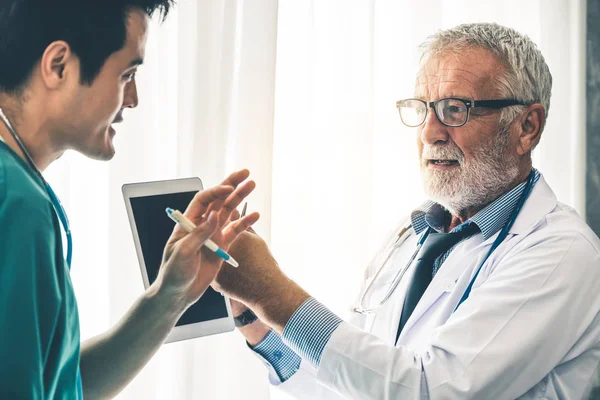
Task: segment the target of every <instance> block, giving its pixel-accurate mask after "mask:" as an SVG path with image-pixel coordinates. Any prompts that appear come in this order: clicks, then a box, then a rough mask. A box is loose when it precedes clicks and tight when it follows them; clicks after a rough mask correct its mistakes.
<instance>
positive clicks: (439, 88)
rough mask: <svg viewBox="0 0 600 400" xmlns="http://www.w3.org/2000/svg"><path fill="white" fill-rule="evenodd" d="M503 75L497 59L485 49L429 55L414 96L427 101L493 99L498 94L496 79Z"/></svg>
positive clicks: (420, 71)
mask: <svg viewBox="0 0 600 400" xmlns="http://www.w3.org/2000/svg"><path fill="white" fill-rule="evenodd" d="M503 72H504V68H503V66H502V64H501V63H500V61H499V60H498V58H497V57H496V56H494V55H493V54H492V53H490V52H488V51H486V50H481V49H471V50H466V51H463V52H460V53H456V52H446V53H443V54H440V55H436V56H431V57H429V58H428V59H427V60H425V61H424V62H423V64H422V65H421V68H420V70H419V72H418V73H417V78H416V81H415V97H417V98H420V99H423V100H428V101H433V100H437V99H441V98H444V97H460V98H467V99H475V100H484V99H485V100H488V99H495V98H498V96H499V95H500V93H499V90H498V77H499V76H500V75H501V74H502V73H503Z"/></svg>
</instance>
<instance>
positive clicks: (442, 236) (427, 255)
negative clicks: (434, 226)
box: [418, 222, 479, 261]
mask: <svg viewBox="0 0 600 400" xmlns="http://www.w3.org/2000/svg"><path fill="white" fill-rule="evenodd" d="M477 232H479V227H478V226H477V224H475V223H473V222H469V223H467V224H465V225H460V226H459V227H458V228H457V229H456V230H455V231H454V232H450V233H437V232H434V233H429V235H427V239H426V240H425V243H423V247H422V248H421V251H420V252H419V256H418V259H419V260H421V259H423V260H430V261H433V260H435V259H436V258H438V257H439V256H441V255H442V254H444V253H445V252H446V251H448V250H450V249H451V248H452V246H454V245H455V244H457V243H458V242H460V241H461V240H463V239H465V238H468V237H469V236H473V235H474V234H476V233H477Z"/></svg>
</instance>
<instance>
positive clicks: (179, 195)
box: [123, 178, 234, 343]
mask: <svg viewBox="0 0 600 400" xmlns="http://www.w3.org/2000/svg"><path fill="white" fill-rule="evenodd" d="M200 190H202V181H201V180H200V179H199V178H187V179H175V180H168V181H157V182H143V183H132V184H126V185H123V197H124V198H125V207H126V208H127V215H128V217H129V224H130V226H131V232H132V234H133V241H134V243H135V250H136V252H137V256H138V260H139V263H140V269H141V271H142V279H143V281H144V287H146V288H148V286H150V285H151V284H152V282H154V280H155V279H156V277H157V276H158V270H159V267H160V265H161V261H162V256H163V250H164V248H165V244H166V243H167V240H168V239H169V236H171V233H172V232H173V228H174V222H173V221H172V220H171V219H169V217H168V216H167V214H166V212H165V209H166V208H167V207H171V208H173V209H177V210H180V211H181V212H183V211H184V210H185V209H186V208H187V206H188V204H189V203H190V201H192V198H193V197H194V195H195V194H196V193H197V192H198V191H200ZM233 329H234V323H233V316H232V314H231V303H230V302H229V299H228V298H227V297H224V296H223V295H221V294H220V293H218V292H216V291H215V290H213V289H212V288H211V287H209V288H208V289H207V290H206V292H205V293H204V295H202V297H201V298H200V299H199V300H198V301H197V302H196V303H195V304H193V305H192V306H191V307H190V308H189V309H188V310H187V311H186V312H185V313H184V314H183V315H182V316H181V318H180V319H179V321H177V324H176V325H175V328H174V329H173V330H172V331H171V333H170V334H169V337H168V338H167V340H166V342H167V343H168V342H175V341H178V340H184V339H191V338H195V337H199V336H206V335H214V334H216V333H222V332H228V331H232V330H233Z"/></svg>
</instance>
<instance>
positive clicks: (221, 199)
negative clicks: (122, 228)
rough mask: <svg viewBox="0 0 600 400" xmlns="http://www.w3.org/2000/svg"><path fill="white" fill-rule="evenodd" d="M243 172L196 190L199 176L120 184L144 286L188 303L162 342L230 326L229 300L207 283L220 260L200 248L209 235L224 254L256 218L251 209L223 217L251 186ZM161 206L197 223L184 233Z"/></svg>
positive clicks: (201, 334) (203, 333)
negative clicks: (234, 216) (239, 215)
mask: <svg viewBox="0 0 600 400" xmlns="http://www.w3.org/2000/svg"><path fill="white" fill-rule="evenodd" d="M248 175H249V173H248V171H239V172H237V173H234V174H232V175H230V176H229V178H227V180H225V181H224V182H223V183H222V185H221V186H217V187H215V188H212V189H208V190H202V183H201V181H200V180H199V179H179V180H171V181H162V182H149V183H137V184H130V185H125V186H124V187H123V194H124V196H125V203H126V207H127V211H128V216H129V220H130V223H131V228H132V233H133V236H134V242H135V247H136V250H137V253H138V259H139V261H140V267H141V269H142V277H143V280H144V285H145V287H146V288H148V287H150V286H153V287H155V289H156V290H159V291H161V292H162V293H163V294H166V295H167V296H170V297H171V298H172V302H173V303H174V304H177V302H178V301H179V303H180V304H182V307H187V306H189V308H188V309H187V310H186V311H185V312H183V311H184V310H185V308H182V309H181V312H183V314H182V316H181V318H180V319H179V321H178V322H177V324H176V327H175V328H174V330H173V331H172V332H171V334H170V335H169V337H168V339H167V342H171V341H176V340H182V339H187V338H192V337H197V336H204V335H209V334H215V333H220V332H225V331H229V330H233V327H234V325H233V318H232V315H231V305H230V302H229V300H228V299H227V298H225V297H223V296H222V295H221V294H220V293H218V292H216V291H214V290H213V289H212V288H210V287H209V286H208V285H209V284H210V283H211V281H212V280H213V279H214V277H215V276H216V274H217V273H218V272H219V270H220V268H221V265H222V264H223V260H222V259H221V258H219V257H218V256H217V254H215V253H214V252H211V251H205V250H203V251H200V250H201V247H202V245H203V244H205V243H206V242H207V239H211V240H212V241H213V242H214V243H215V244H216V245H217V246H218V247H219V248H220V249H222V250H223V251H224V254H226V251H227V249H228V246H229V244H230V243H231V242H232V241H233V240H234V239H235V238H236V237H237V236H238V235H239V233H241V232H243V231H244V230H246V229H247V228H248V227H250V226H251V225H252V224H254V223H255V222H256V221H257V220H258V218H259V216H258V214H257V213H253V214H250V215H248V216H246V217H244V218H240V219H239V220H234V221H229V219H230V218H229V217H230V215H231V212H232V210H234V209H235V208H236V207H237V206H238V205H239V204H240V203H241V202H242V201H243V200H244V199H245V198H246V197H247V196H248V195H249V194H250V193H251V192H252V191H253V190H254V187H255V184H254V182H253V181H250V180H247V178H248ZM167 207H173V208H179V209H182V210H183V209H185V210H186V211H185V213H184V214H185V218H187V219H188V220H189V221H190V222H191V224H192V225H197V226H198V228H197V229H194V230H193V231H192V233H188V232H187V231H186V230H185V229H184V227H183V226H182V225H181V224H178V225H176V227H175V229H173V224H172V222H171V221H170V220H169V218H167V216H166V215H165V209H166V208H167ZM188 228H189V227H188ZM163 248H164V252H163ZM169 301H171V300H169Z"/></svg>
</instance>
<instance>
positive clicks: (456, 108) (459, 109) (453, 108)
mask: <svg viewBox="0 0 600 400" xmlns="http://www.w3.org/2000/svg"><path fill="white" fill-rule="evenodd" d="M446 111H448V112H450V113H454V114H456V113H460V112H464V111H465V110H464V107H460V106H448V107H446Z"/></svg>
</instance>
